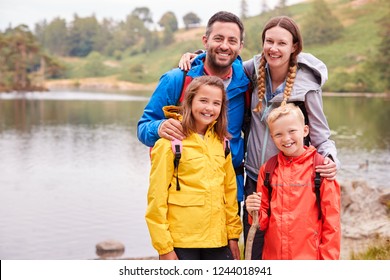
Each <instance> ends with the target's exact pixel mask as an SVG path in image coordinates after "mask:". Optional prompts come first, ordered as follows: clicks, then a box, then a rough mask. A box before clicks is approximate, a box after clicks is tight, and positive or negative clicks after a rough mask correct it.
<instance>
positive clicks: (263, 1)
mask: <svg viewBox="0 0 390 280" xmlns="http://www.w3.org/2000/svg"><path fill="white" fill-rule="evenodd" d="M268 11H269V7H268V4H267V0H261V13H262V14H264V13H266V12H268Z"/></svg>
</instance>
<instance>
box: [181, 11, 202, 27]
mask: <svg viewBox="0 0 390 280" xmlns="http://www.w3.org/2000/svg"><path fill="white" fill-rule="evenodd" d="M183 21H184V26H185V28H186V29H189V28H191V27H193V26H198V25H199V24H200V22H201V20H200V18H199V17H198V16H197V15H196V14H194V13H193V12H190V13H188V14H185V15H184V16H183Z"/></svg>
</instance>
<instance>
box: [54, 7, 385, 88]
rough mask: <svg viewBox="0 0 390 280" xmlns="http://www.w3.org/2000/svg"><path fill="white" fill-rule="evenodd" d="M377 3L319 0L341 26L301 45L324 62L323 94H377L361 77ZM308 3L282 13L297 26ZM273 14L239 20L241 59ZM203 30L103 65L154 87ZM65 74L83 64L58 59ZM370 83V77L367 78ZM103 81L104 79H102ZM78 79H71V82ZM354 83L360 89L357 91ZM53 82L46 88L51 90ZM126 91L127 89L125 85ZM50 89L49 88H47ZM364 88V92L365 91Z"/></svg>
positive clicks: (375, 36) (374, 41) (375, 30)
mask: <svg viewBox="0 0 390 280" xmlns="http://www.w3.org/2000/svg"><path fill="white" fill-rule="evenodd" d="M380 1H381V0H354V1H348V0H325V2H326V3H327V5H328V7H330V9H331V12H332V14H333V15H334V16H336V17H337V18H338V19H339V21H340V22H341V23H342V25H343V28H344V30H343V32H342V36H341V37H340V38H339V39H337V40H336V41H334V42H332V43H330V44H318V45H311V46H306V45H305V38H303V39H304V50H303V51H304V52H310V53H312V54H313V55H315V56H317V57H318V58H320V59H321V60H323V61H324V62H325V64H326V65H327V66H328V71H329V80H328V82H327V83H326V85H325V87H324V90H325V91H360V89H361V91H373V92H375V91H380V88H377V87H376V86H375V85H376V84H378V83H375V82H373V81H371V84H370V83H369V82H370V81H367V80H368V79H367V76H366V75H364V73H365V67H366V64H367V62H369V61H370V60H371V58H372V57H375V54H376V53H377V52H378V51H377V49H378V45H379V44H380V42H381V37H380V35H379V29H380V25H379V24H378V21H379V20H380V19H381V18H383V17H384V16H385V14H386V12H387V10H386V9H382V8H381V5H380V4H379V2H380ZM311 8H312V3H311V2H303V3H299V4H296V5H292V6H289V7H288V13H289V15H290V16H291V17H293V18H294V19H295V20H296V22H297V24H298V25H299V26H300V28H301V25H302V23H303V22H304V20H305V17H306V16H307V14H308V13H310V12H311ZM276 13H277V11H270V12H268V13H264V14H261V15H258V16H254V17H251V18H248V19H246V20H244V25H245V28H246V39H245V47H244V50H243V52H242V54H241V56H242V58H243V60H247V59H250V58H251V57H253V55H255V54H258V53H259V52H261V45H260V42H261V39H260V36H261V30H262V27H263V26H264V24H265V22H266V21H267V20H268V19H269V18H270V17H272V16H274V15H276ZM204 30H205V27H200V28H195V29H190V30H179V31H177V32H176V33H175V41H174V43H172V44H171V45H169V46H165V47H161V48H159V49H158V50H156V51H152V52H150V53H140V54H137V55H133V56H127V57H123V58H122V59H121V60H119V61H113V60H106V61H105V63H104V65H105V67H107V68H109V71H108V72H109V75H107V76H110V77H111V78H110V79H114V80H122V81H123V82H131V83H136V84H138V83H141V84H146V85H149V86H150V85H151V84H152V85H153V84H155V83H156V82H157V81H158V79H159V77H160V76H161V75H162V74H163V73H164V72H166V71H168V70H169V69H172V68H173V67H176V66H177V63H178V61H179V58H180V56H181V55H182V54H183V53H185V52H189V51H194V50H197V49H199V48H202V47H203V46H202V43H201V36H202V34H203V33H204ZM64 61H65V63H66V65H67V67H69V68H70V69H71V71H70V72H72V73H73V74H71V75H70V77H71V78H75V77H77V71H76V70H75V69H77V68H80V67H82V65H83V64H85V63H86V62H85V59H72V60H71V61H70V60H69V59H67V60H64ZM370 79H371V80H372V79H373V77H370ZM106 80H107V78H106ZM82 81H83V80H81V79H77V83H79V84H80V83H82ZM359 81H362V84H363V85H364V86H361V87H360V88H359V85H358V83H359ZM54 85H55V83H53V82H52V83H51V86H54ZM129 85H130V87H131V84H129ZM49 86H50V85H49ZM367 88H368V89H367Z"/></svg>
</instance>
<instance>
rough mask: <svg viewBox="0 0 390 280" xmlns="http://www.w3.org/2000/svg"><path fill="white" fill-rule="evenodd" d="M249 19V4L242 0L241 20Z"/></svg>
mask: <svg viewBox="0 0 390 280" xmlns="http://www.w3.org/2000/svg"><path fill="white" fill-rule="evenodd" d="M247 17H248V3H247V2H246V0H241V19H242V20H244V19H246V18H247Z"/></svg>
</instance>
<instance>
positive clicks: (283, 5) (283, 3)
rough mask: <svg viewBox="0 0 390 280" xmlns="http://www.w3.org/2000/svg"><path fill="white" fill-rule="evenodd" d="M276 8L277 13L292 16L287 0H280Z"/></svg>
mask: <svg viewBox="0 0 390 280" xmlns="http://www.w3.org/2000/svg"><path fill="white" fill-rule="evenodd" d="M275 10H276V15H281V16H291V15H290V12H289V9H288V6H287V0H279V3H278V4H277V5H276V7H275Z"/></svg>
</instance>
